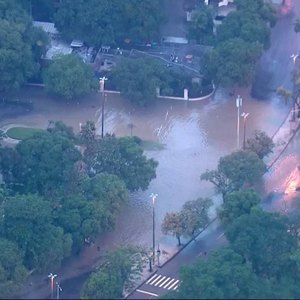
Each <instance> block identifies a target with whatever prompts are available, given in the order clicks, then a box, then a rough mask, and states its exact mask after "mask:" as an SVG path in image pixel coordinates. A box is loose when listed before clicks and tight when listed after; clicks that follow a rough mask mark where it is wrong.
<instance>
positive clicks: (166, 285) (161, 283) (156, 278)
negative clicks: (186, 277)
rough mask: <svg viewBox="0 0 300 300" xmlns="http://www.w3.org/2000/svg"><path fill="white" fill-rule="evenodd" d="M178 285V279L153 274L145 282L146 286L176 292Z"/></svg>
mask: <svg viewBox="0 0 300 300" xmlns="http://www.w3.org/2000/svg"><path fill="white" fill-rule="evenodd" d="M179 283H180V282H179V279H175V278H171V277H167V276H163V275H158V274H154V275H153V276H152V277H150V278H149V279H148V280H147V281H146V284H149V285H152V286H157V287H160V288H163V289H168V290H171V289H173V290H176V289H177V288H178V286H179Z"/></svg>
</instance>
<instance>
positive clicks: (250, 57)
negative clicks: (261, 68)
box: [195, 0, 276, 87]
mask: <svg viewBox="0 0 300 300" xmlns="http://www.w3.org/2000/svg"><path fill="white" fill-rule="evenodd" d="M235 4H236V6H237V10H236V11H234V12H231V13H229V14H228V15H227V16H226V18H225V19H224V21H223V22H222V24H221V25H219V26H218V27H217V30H216V42H215V45H214V48H213V49H212V50H211V51H209V52H208V53H207V54H206V55H205V57H204V59H203V61H202V64H201V65H202V73H203V76H204V77H205V78H208V79H212V80H213V81H214V82H215V83H216V84H220V85H223V86H227V87H234V86H249V85H250V84H251V83H252V81H253V76H254V72H255V68H256V63H257V61H258V59H259V58H260V56H261V55H262V53H263V50H266V49H268V48H269V46H270V34H271V29H270V27H272V26H274V25H275V22H276V13H275V11H274V10H273V8H272V7H271V5H270V4H269V3H267V2H265V1H263V0H252V1H248V0H236V1H235ZM196 21H197V19H196ZM196 21H195V22H196Z"/></svg>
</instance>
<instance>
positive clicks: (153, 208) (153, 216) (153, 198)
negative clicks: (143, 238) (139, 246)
mask: <svg viewBox="0 0 300 300" xmlns="http://www.w3.org/2000/svg"><path fill="white" fill-rule="evenodd" d="M157 196H158V195H157V194H153V193H152V194H151V195H150V197H151V198H152V225H153V228H152V231H153V239H152V256H153V266H154V264H155V200H156V197H157Z"/></svg>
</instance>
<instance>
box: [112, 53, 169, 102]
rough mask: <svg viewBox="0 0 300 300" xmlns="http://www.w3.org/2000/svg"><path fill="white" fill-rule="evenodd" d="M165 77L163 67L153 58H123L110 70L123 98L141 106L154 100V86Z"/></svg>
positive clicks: (160, 83) (159, 84) (158, 85)
mask: <svg viewBox="0 0 300 300" xmlns="http://www.w3.org/2000/svg"><path fill="white" fill-rule="evenodd" d="M167 78H168V76H167V74H166V71H165V69H164V68H163V67H162V66H161V65H160V64H159V63H157V62H156V61H155V60H153V59H144V58H136V59H129V58H123V59H122V60H121V61H120V62H119V63H118V64H117V65H116V67H115V68H114V69H113V71H112V81H113V82H114V83H115V85H116V88H117V89H118V90H119V91H120V92H121V93H122V94H123V95H124V97H125V98H127V99H128V100H130V101H131V102H133V103H135V104H138V105H141V106H145V105H147V104H149V103H151V102H153V101H154V99H155V97H156V88H157V87H160V86H161V85H163V83H162V81H166V80H167Z"/></svg>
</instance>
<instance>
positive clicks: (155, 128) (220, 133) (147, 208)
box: [98, 90, 288, 247]
mask: <svg viewBox="0 0 300 300" xmlns="http://www.w3.org/2000/svg"><path fill="white" fill-rule="evenodd" d="M240 92H241V94H242V96H243V94H244V93H245V96H244V101H243V108H242V111H246V112H249V113H250V115H249V118H248V119H247V137H249V136H250V135H251V134H252V133H253V132H254V130H257V129H262V130H264V131H266V132H267V133H268V134H269V135H272V134H273V133H274V132H275V130H276V129H277V128H278V126H279V125H280V123H281V121H282V116H283V115H284V114H285V111H286V110H287V109H288V107H286V106H284V105H283V104H282V103H281V102H280V101H279V100H278V101H277V100H276V98H275V100H273V103H271V102H270V101H257V100H254V99H249V98H248V99H247V97H246V94H247V91H240ZM117 103H118V99H116V98H114V99H112V100H108V103H107V106H106V107H107V108H106V110H107V111H106V115H107V118H106V120H107V121H106V132H111V133H112V132H114V133H115V134H116V135H118V136H122V135H125V134H127V135H128V134H129V129H128V126H127V125H128V123H132V124H135V127H134V131H133V133H134V134H135V135H137V136H139V137H141V138H143V139H148V140H155V141H158V142H160V143H162V144H163V145H164V149H163V150H159V151H147V155H148V156H149V157H153V158H154V159H156V160H157V161H158V162H159V166H158V168H157V178H156V179H154V180H153V181H152V182H151V184H150V186H149V189H148V190H147V191H145V192H138V193H136V194H134V195H133V197H132V198H133V199H132V202H131V205H130V206H129V207H127V208H126V209H125V210H124V211H123V213H122V216H121V218H120V220H119V222H118V224H117V228H116V231H115V232H114V239H115V242H117V241H118V240H122V241H126V242H134V243H140V244H144V245H148V246H150V245H151V236H152V235H151V234H152V227H151V225H152V221H151V216H152V214H151V201H150V200H151V199H150V197H149V196H150V194H151V192H154V193H157V194H158V197H157V202H156V215H157V221H158V222H157V224H158V226H157V231H158V232H157V239H158V241H159V242H160V244H161V245H163V246H162V247H168V246H171V245H173V246H174V245H175V244H176V241H175V239H170V238H167V237H165V236H163V235H162V234H161V232H160V226H159V225H160V223H161V221H162V219H163V217H164V215H165V213H166V212H169V211H177V210H179V209H180V208H181V206H182V205H183V204H184V203H185V202H186V201H188V200H194V199H196V198H197V197H213V199H214V202H215V205H218V204H219V203H220V199H219V198H218V197H217V196H215V193H214V188H213V186H212V185H211V184H209V183H207V182H203V181H200V175H201V173H203V172H204V171H205V170H206V169H214V168H215V167H216V166H217V163H218V159H219V158H220V157H221V156H224V155H226V154H229V153H230V152H232V151H234V150H236V138H237V133H236V126H237V110H236V107H235V97H229V96H228V93H226V92H224V91H220V90H219V91H218V92H217V93H216V95H215V96H214V97H213V99H211V100H209V101H208V100H205V101H204V102H198V103H191V102H188V103H186V102H184V101H182V102H180V101H178V102H177V101H169V100H167V101H164V100H162V101H161V102H160V103H157V104H156V105H155V106H153V107H151V108H147V109H136V110H135V111H134V112H132V111H131V110H130V109H126V108H124V107H123V108H122V110H118V109H117V108H116V107H117ZM98 130H100V127H99V128H98ZM242 136H243V126H242V123H241V127H240V144H242Z"/></svg>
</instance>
